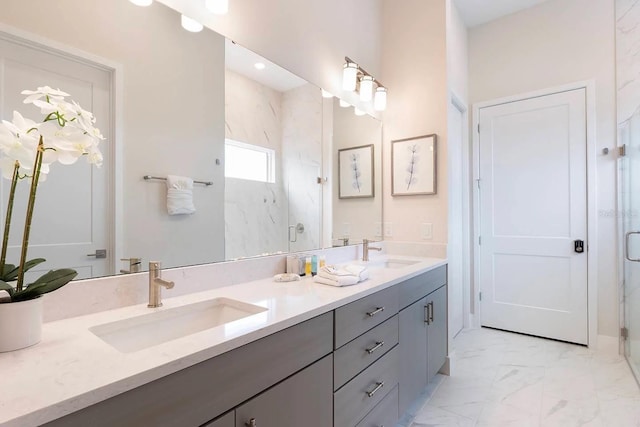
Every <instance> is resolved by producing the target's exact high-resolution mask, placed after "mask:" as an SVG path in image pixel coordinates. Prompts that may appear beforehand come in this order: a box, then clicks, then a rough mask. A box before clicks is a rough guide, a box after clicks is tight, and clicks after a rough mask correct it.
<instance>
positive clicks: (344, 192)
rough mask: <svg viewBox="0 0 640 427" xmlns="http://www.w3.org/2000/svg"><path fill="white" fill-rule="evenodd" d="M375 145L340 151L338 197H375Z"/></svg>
mask: <svg viewBox="0 0 640 427" xmlns="http://www.w3.org/2000/svg"><path fill="white" fill-rule="evenodd" d="M373 179H374V169H373V144H370V145H362V146H359V147H352V148H343V149H341V150H338V197H339V198H340V199H356V198H362V197H374V184H373V182H374V181H373Z"/></svg>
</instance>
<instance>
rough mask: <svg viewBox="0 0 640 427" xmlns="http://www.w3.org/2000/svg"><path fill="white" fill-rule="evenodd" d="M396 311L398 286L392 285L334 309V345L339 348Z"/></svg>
mask: <svg viewBox="0 0 640 427" xmlns="http://www.w3.org/2000/svg"><path fill="white" fill-rule="evenodd" d="M397 312H398V287H397V286H392V287H390V288H387V289H385V290H383V291H380V292H376V293H375V294H372V295H369V296H367V297H364V298H362V299H359V300H357V301H354V302H352V303H351V304H347V305H345V306H343V307H340V308H338V309H336V311H335V347H334V348H340V347H342V346H343V345H345V344H346V343H348V342H349V341H351V340H352V339H354V338H356V337H357V336H360V335H362V334H363V333H365V332H367V331H368V330H369V329H371V328H373V327H374V326H377V325H379V324H380V323H382V322H384V321H385V320H387V319H389V318H390V317H393V316H394V315H395V314H396V313H397Z"/></svg>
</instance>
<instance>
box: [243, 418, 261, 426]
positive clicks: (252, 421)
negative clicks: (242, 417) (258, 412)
mask: <svg viewBox="0 0 640 427" xmlns="http://www.w3.org/2000/svg"><path fill="white" fill-rule="evenodd" d="M244 425H245V426H247V427H258V424H256V419H255V418H251V419H250V420H249V422H247V423H244Z"/></svg>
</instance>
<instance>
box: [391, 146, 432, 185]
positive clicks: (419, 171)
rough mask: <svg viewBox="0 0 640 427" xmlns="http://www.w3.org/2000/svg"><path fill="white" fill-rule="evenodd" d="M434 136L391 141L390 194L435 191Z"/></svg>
mask: <svg viewBox="0 0 640 427" xmlns="http://www.w3.org/2000/svg"><path fill="white" fill-rule="evenodd" d="M436 140H437V136H436V135H435V134H433V135H424V136H417V137H415V138H407V139H399V140H396V141H391V195H392V196H412V195H419V194H436V152H437V151H436V144H437V141H436Z"/></svg>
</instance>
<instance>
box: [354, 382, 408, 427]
mask: <svg viewBox="0 0 640 427" xmlns="http://www.w3.org/2000/svg"><path fill="white" fill-rule="evenodd" d="M399 418H400V417H399V415H398V387H396V388H394V389H393V390H392V391H391V392H390V393H389V394H387V396H386V397H385V398H384V399H382V402H380V403H378V405H377V406H376V407H375V408H373V410H372V411H371V412H369V414H368V415H367V416H366V417H364V420H362V421H360V422H359V423H358V425H357V426H356V427H385V426H389V427H393V426H395V425H396V423H397V422H398V419H399Z"/></svg>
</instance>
